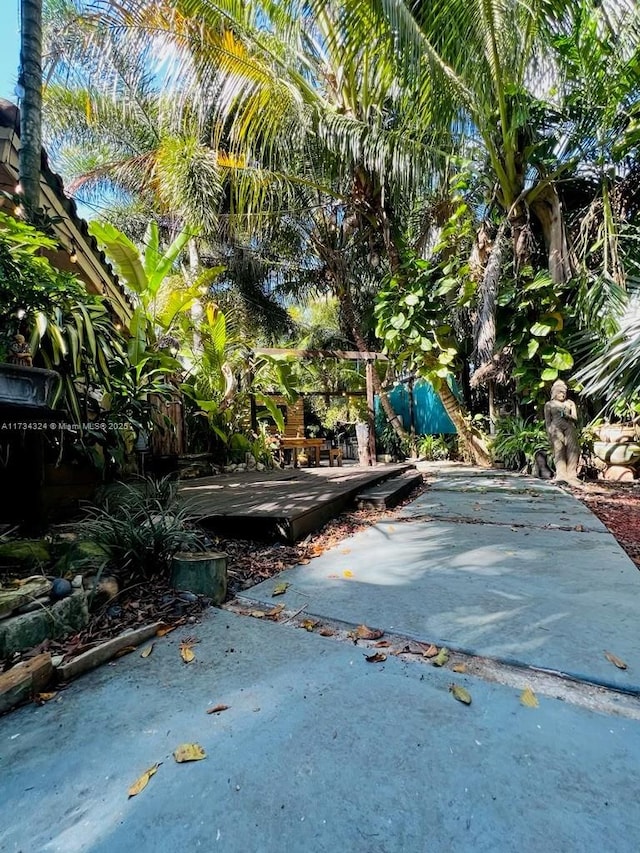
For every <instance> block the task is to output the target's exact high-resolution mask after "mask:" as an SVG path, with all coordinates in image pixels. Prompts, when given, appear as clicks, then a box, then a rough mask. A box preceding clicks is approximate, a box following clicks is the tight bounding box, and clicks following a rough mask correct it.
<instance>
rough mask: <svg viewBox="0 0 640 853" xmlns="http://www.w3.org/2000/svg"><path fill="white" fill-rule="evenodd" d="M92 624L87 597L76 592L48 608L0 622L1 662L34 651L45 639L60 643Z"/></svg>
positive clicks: (82, 593)
mask: <svg viewBox="0 0 640 853" xmlns="http://www.w3.org/2000/svg"><path fill="white" fill-rule="evenodd" d="M88 622H89V608H88V606H87V596H86V594H85V593H84V592H75V593H74V594H73V595H70V596H69V597H68V598H63V599H62V601H57V602H55V604H52V605H50V606H49V607H42V608H39V609H38V610H35V611H34V612H33V613H24V614H20V615H18V616H12V617H10V618H8V619H3V620H2V621H1V622H0V659H2V658H7V657H9V656H10V655H12V654H13V653H14V652H20V651H23V650H24V649H31V648H33V647H34V646H37V645H38V644H39V643H41V642H42V641H43V640H46V639H51V640H60V639H62V638H63V637H66V636H67V635H68V634H72V633H75V632H77V631H79V630H80V629H81V628H84V627H85V626H86V625H87V624H88Z"/></svg>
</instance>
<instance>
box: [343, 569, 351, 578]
mask: <svg viewBox="0 0 640 853" xmlns="http://www.w3.org/2000/svg"><path fill="white" fill-rule="evenodd" d="M342 574H343V575H344V577H345V578H352V577H353V572H352V571H351V570H350V569H345V570H344V572H343V573H342Z"/></svg>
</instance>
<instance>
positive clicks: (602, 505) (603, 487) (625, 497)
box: [573, 480, 640, 569]
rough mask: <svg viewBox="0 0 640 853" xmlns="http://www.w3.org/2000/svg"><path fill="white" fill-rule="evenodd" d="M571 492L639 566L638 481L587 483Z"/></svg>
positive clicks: (639, 512)
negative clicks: (596, 517) (595, 516)
mask: <svg viewBox="0 0 640 853" xmlns="http://www.w3.org/2000/svg"><path fill="white" fill-rule="evenodd" d="M573 493H574V494H575V496H576V497H577V498H579V499H580V500H581V501H582V502H583V503H584V504H586V506H588V507H589V509H590V510H591V512H592V513H593V514H594V515H597V516H598V518H599V519H600V521H601V522H602V523H603V524H604V525H605V526H606V527H607V528H608V529H609V531H610V532H611V533H612V534H613V536H614V537H615V539H616V541H617V542H618V544H619V545H620V546H621V547H622V548H624V550H625V551H626V552H627V554H628V555H629V557H631V559H632V560H633V562H634V563H635V564H636V566H637V567H638V568H639V569H640V481H637V482H633V483H608V482H607V481H605V480H603V481H598V482H597V483H587V484H585V485H584V486H582V487H581V488H579V489H574V490H573Z"/></svg>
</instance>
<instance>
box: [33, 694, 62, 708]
mask: <svg viewBox="0 0 640 853" xmlns="http://www.w3.org/2000/svg"><path fill="white" fill-rule="evenodd" d="M57 695H58V691H57V690H53V691H52V692H51V693H36V695H35V696H34V697H33V701H34V702H35V703H36V704H38V705H44V703H45V702H50V701H51V700H52V699H54V698H55V697H56V696H57Z"/></svg>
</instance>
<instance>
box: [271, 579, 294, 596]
mask: <svg viewBox="0 0 640 853" xmlns="http://www.w3.org/2000/svg"><path fill="white" fill-rule="evenodd" d="M290 586H291V584H288V583H287V582H286V581H283V582H282V583H279V584H276V586H274V588H273V592H272V593H271V597H272V598H273V597H274V595H284V594H285V592H286V591H287V590H288V589H289V587H290Z"/></svg>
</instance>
